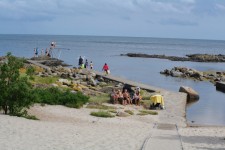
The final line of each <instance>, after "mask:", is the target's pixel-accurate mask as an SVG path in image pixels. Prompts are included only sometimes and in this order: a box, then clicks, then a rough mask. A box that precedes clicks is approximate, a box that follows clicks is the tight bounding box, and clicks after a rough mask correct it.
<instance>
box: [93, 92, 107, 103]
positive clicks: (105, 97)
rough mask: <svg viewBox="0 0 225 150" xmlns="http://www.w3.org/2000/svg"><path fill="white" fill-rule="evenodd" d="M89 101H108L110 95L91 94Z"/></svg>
mask: <svg viewBox="0 0 225 150" xmlns="http://www.w3.org/2000/svg"><path fill="white" fill-rule="evenodd" d="M89 101H90V102H91V103H97V104H102V103H108V102H109V101H110V96H109V95H108V94H101V95H98V96H91V97H90V99H89Z"/></svg>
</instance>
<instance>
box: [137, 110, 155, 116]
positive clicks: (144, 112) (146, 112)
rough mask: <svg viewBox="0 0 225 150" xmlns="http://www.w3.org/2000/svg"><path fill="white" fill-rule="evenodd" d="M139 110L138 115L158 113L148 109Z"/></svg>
mask: <svg viewBox="0 0 225 150" xmlns="http://www.w3.org/2000/svg"><path fill="white" fill-rule="evenodd" d="M139 112H140V113H139V114H138V115H145V114H146V115H158V112H156V111H150V110H139Z"/></svg>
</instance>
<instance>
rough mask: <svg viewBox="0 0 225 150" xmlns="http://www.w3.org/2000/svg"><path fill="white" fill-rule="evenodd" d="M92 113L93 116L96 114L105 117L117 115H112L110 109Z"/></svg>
mask: <svg viewBox="0 0 225 150" xmlns="http://www.w3.org/2000/svg"><path fill="white" fill-rule="evenodd" d="M91 115H92V116H95V117H103V118H112V117H115V116H114V115H112V114H111V113H110V112H108V111H98V112H91Z"/></svg>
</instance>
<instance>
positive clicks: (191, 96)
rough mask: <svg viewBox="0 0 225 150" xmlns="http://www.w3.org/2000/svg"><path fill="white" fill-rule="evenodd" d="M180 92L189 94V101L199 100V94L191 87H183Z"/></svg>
mask: <svg viewBox="0 0 225 150" xmlns="http://www.w3.org/2000/svg"><path fill="white" fill-rule="evenodd" d="M179 92H183V93H187V100H188V101H191V100H198V99H199V94H198V93H197V92H196V91H195V90H193V89H192V88H190V87H187V86H181V87H180V89H179Z"/></svg>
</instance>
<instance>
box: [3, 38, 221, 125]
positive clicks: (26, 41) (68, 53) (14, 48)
mask: <svg viewBox="0 0 225 150" xmlns="http://www.w3.org/2000/svg"><path fill="white" fill-rule="evenodd" d="M51 41H56V42H57V44H56V45H57V48H59V49H56V50H55V51H54V56H55V57H59V56H60V59H62V60H64V61H65V62H66V63H68V64H71V65H73V66H77V64H78V57H79V56H83V57H85V58H86V59H88V60H89V61H93V63H94V69H95V70H99V71H101V68H102V66H103V64H104V63H108V64H109V66H110V70H111V72H112V74H113V75H117V76H120V77H123V78H127V79H130V80H134V81H139V82H143V83H145V84H149V85H153V86H157V87H161V88H165V89H168V90H173V91H178V90H179V87H180V86H182V85H185V86H190V87H192V88H193V89H195V90H196V91H198V92H199V94H200V100H199V101H198V102H196V103H193V104H191V105H190V106H188V107H187V120H188V121H189V122H191V121H194V122H195V123H196V124H207V125H225V93H222V92H219V91H216V89H215V86H213V85H212V84H211V83H209V82H195V81H193V80H188V79H179V78H172V77H166V76H164V75H160V74H159V72H160V71H162V70H164V69H171V68H173V67H174V66H185V67H190V68H194V69H197V70H201V71H207V70H217V71H225V63H198V62H172V61H169V60H159V59H149V58H129V57H124V56H119V55H120V54H122V53H128V52H138V53H146V54H165V55H170V56H185V55H186V54H193V53H207V54H225V41H215V40H187V39H166V38H136V37H104V36H99V37H98V36H56V35H0V55H5V54H6V53H7V52H8V51H10V52H12V53H13V55H16V56H22V57H32V56H33V49H34V48H35V47H38V48H39V53H40V49H42V48H44V49H45V48H47V47H49V45H50V42H51ZM67 49H70V50H67ZM60 52H61V54H60Z"/></svg>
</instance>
